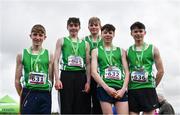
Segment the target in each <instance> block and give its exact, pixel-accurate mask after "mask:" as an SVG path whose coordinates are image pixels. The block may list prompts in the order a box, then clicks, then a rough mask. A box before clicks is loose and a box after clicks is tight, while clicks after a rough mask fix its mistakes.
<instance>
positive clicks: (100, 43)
mask: <svg viewBox="0 0 180 115" xmlns="http://www.w3.org/2000/svg"><path fill="white" fill-rule="evenodd" d="M85 41H87V42H88V43H89V46H90V55H91V52H92V50H93V49H94V48H97V47H99V46H102V45H103V41H102V38H100V36H98V38H97V41H96V42H93V40H92V37H91V36H90V35H89V36H86V37H85Z"/></svg>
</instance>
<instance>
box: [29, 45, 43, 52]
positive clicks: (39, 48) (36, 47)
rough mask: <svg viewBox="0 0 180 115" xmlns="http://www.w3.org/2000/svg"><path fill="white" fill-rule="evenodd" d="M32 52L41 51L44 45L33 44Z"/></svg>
mask: <svg viewBox="0 0 180 115" xmlns="http://www.w3.org/2000/svg"><path fill="white" fill-rule="evenodd" d="M31 50H32V53H39V52H40V51H41V50H42V46H32V47H31Z"/></svg>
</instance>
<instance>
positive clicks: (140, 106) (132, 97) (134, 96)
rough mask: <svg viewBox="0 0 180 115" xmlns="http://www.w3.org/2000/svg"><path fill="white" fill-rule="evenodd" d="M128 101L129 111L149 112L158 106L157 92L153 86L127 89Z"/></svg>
mask: <svg viewBox="0 0 180 115" xmlns="http://www.w3.org/2000/svg"><path fill="white" fill-rule="evenodd" d="M128 101H129V111H130V112H136V113H139V112H140V111H144V112H150V111H152V110H154V109H157V108H158V107H159V103H158V97H157V93H156V90H155V89H154V88H144V89H133V90H129V91H128Z"/></svg>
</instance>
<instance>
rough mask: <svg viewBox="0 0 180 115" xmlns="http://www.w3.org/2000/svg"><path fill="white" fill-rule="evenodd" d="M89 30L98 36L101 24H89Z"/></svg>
mask: <svg viewBox="0 0 180 115" xmlns="http://www.w3.org/2000/svg"><path fill="white" fill-rule="evenodd" d="M88 28H89V31H90V32H91V34H92V35H96V34H98V33H99V31H100V28H101V27H100V24H99V23H98V22H97V23H89V24H88Z"/></svg>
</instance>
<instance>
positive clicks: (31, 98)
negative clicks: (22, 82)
mask: <svg viewBox="0 0 180 115" xmlns="http://www.w3.org/2000/svg"><path fill="white" fill-rule="evenodd" d="M51 102H52V101H51V91H43V90H31V89H27V88H23V91H22V94H21V114H51Z"/></svg>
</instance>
